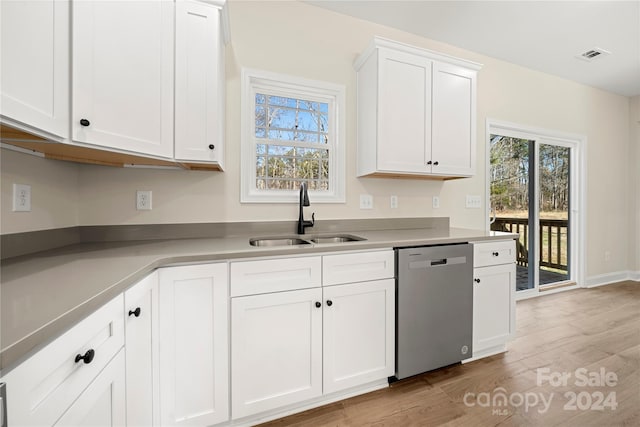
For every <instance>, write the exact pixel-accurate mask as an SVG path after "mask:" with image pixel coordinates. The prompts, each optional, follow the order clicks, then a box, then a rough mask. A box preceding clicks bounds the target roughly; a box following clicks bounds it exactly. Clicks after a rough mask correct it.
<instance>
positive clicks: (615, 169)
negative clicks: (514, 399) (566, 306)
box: [3, 1, 633, 276]
mask: <svg viewBox="0 0 640 427" xmlns="http://www.w3.org/2000/svg"><path fill="white" fill-rule="evenodd" d="M229 14H230V20H231V22H230V27H231V39H232V45H231V47H230V48H229V49H228V52H227V138H226V144H227V159H226V160H227V171H226V172H224V173H209V172H185V171H159V170H144V169H143V170H132V169H125V170H122V169H115V168H108V167H99V166H79V175H80V180H79V191H78V195H79V199H80V203H79V208H78V211H79V219H78V223H79V224H83V225H101V224H136V223H180V222H215V221H253V220H293V219H295V218H297V206H295V205H293V204H285V205H257V204H249V205H242V204H240V202H239V199H240V197H239V191H240V172H239V165H240V145H239V136H240V127H239V124H240V117H239V114H240V103H239V100H240V81H239V77H240V69H241V67H251V68H258V69H265V70H269V71H276V72H281V73H286V74H292V75H297V76H301V77H306V78H313V79H319V80H326V81H329V82H333V83H339V84H344V85H345V86H346V88H347V141H346V143H347V159H346V164H347V174H346V175H347V203H346V204H338V205H326V204H325V205H320V204H315V205H314V204H313V200H312V201H311V202H312V210H313V211H315V212H316V218H317V220H318V221H322V220H323V219H339V218H367V217H389V216H394V217H397V216H406V217H409V216H449V217H451V224H452V225H453V226H457V227H468V228H484V209H481V210H473V209H465V208H464V200H465V195H466V194H477V195H484V194H485V185H486V184H485V167H486V166H485V164H486V155H485V148H486V143H485V141H484V138H485V120H486V119H487V118H491V119H496V120H501V121H509V122H515V123H521V124H523V125H527V126H534V127H542V128H547V129H554V130H558V131H562V132H568V133H575V134H583V135H586V136H587V138H588V151H587V167H588V177H587V179H588V192H589V194H588V199H587V217H588V218H587V219H588V224H587V232H588V236H589V238H588V242H587V245H588V246H587V254H588V260H587V264H588V265H587V276H596V275H601V274H605V273H609V272H618V271H624V270H629V269H631V268H632V267H631V265H632V262H633V261H632V259H630V258H629V256H628V252H629V251H628V248H629V247H630V245H631V243H630V240H629V239H630V237H629V234H628V230H627V229H625V227H617V226H616V224H626V223H629V218H628V216H629V214H630V213H631V208H630V205H629V203H631V202H629V200H630V197H629V196H630V194H631V193H630V192H631V191H632V187H631V184H629V181H630V178H631V175H630V169H631V166H632V165H631V164H630V162H629V161H628V158H627V155H628V153H629V150H630V126H629V99H628V98H625V97H622V96H618V95H614V94H611V93H607V92H604V91H601V90H597V89H593V88H590V87H587V86H583V85H580V84H577V83H574V82H570V81H567V80H563V79H560V78H557V77H554V76H550V75H546V74H543V73H540V72H537V71H533V70H530V69H526V68H523V67H519V66H516V65H513V64H509V63H506V62H503V61H499V60H496V59H493V58H489V57H486V56H483V55H479V54H476V53H473V52H469V51H465V50H462V49H458V48H455V47H452V46H449V45H446V44H443V43H439V42H436V41H433V40H428V39H424V38H421V37H419V36H416V35H413V34H409V33H405V32H402V31H399V30H395V29H391V28H388V27H383V26H380V25H377V24H372V23H368V22H365V21H360V20H357V19H354V18H351V17H347V16H343V15H339V14H336V13H333V12H330V11H327V10H324V9H320V8H316V7H314V6H311V5H307V4H304V3H300V2H281V1H255V2H251V1H232V2H231V3H230V4H229ZM374 35H379V36H383V37H387V38H390V39H394V40H397V41H401V42H405V43H409V44H413V45H416V46H422V47H425V48H428V49H432V50H436V51H441V52H444V53H448V54H451V55H454V56H459V57H461V58H465V59H469V60H472V61H476V62H480V63H483V64H484V67H483V68H482V70H481V71H480V72H479V75H478V121H477V123H478V127H477V139H478V160H477V170H478V174H477V176H475V177H474V178H471V179H462V180H454V181H446V182H441V181H420V180H415V181H414V180H391V179H379V178H375V179H373V178H364V179H359V178H356V177H355V170H356V165H355V161H356V160H355V159H356V155H355V154H356V153H355V149H356V148H355V146H356V126H355V124H356V122H355V118H356V105H355V95H356V94H355V89H356V86H355V82H356V75H355V72H354V70H353V66H352V64H353V61H354V60H355V58H356V57H357V56H358V55H359V54H360V52H361V51H362V50H363V49H364V48H365V47H366V46H367V45H368V43H369V42H370V40H371V38H372V37H373V36H374ZM64 167H68V168H71V167H72V166H68V165H65V166H64ZM3 181H4V171H3ZM3 188H4V184H3ZM139 189H144V190H152V191H153V207H154V209H153V210H152V211H146V212H138V211H136V210H135V204H134V197H135V196H134V195H135V191H136V190H139ZM361 193H368V194H372V195H373V196H374V206H375V208H374V209H373V210H370V211H363V210H360V209H359V207H358V205H359V203H358V200H359V194H361ZM392 194H395V195H397V196H398V201H399V208H398V209H394V210H392V209H390V207H389V196H390V195H392ZM433 195H440V197H441V208H440V209H432V208H431V196H433ZM3 198H4V193H3ZM4 212H5V210H4V209H3V213H4ZM65 221H67V222H73V221H70V220H67V219H65ZM65 221H62V220H59V221H58V222H65ZM607 224H611V226H605V225H607ZM16 226H17V224H16V222H15V221H13V219H10V220H7V221H6V224H5V221H4V218H3V227H4V228H3V232H14V231H16ZM32 226H33V228H34V229H41V228H47V227H48V225H47V224H46V223H43V222H39V221H35V222H32ZM18 228H19V227H18ZM604 251H610V252H611V255H612V257H611V261H609V262H606V261H605V260H604Z"/></svg>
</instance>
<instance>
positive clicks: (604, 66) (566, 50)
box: [306, 0, 640, 96]
mask: <svg viewBox="0 0 640 427" xmlns="http://www.w3.org/2000/svg"><path fill="white" fill-rule="evenodd" d="M306 2H307V3H310V4H313V5H316V6H319V7H322V8H325V9H329V10H333V11H335V12H338V13H342V14H346V15H350V16H353V17H356V18H360V19H364V20H367V21H371V22H375V23H378V24H382V25H386V26H389V27H394V28H398V29H401V30H404V31H407V32H410V33H414V34H418V35H421V36H423V37H426V38H429V39H433V40H438V41H441V42H445V43H447V44H450V45H454V46H458V47H461V48H464V49H467V50H471V51H474V52H478V53H481V54H484V55H487V56H491V57H494V58H498V59H501V60H504V61H508V62H511V63H514V64H518V65H522V66H524V67H527V68H531V69H534V70H538V71H542V72H545V73H549V74H553V75H556V76H559V77H563V78H566V79H569V80H574V81H576V82H579V83H583V84H586V85H589V86H594V87H597V88H601V89H604V90H606V91H609V92H614V93H617V94H621V95H625V96H635V95H640V0H635V1H633V0H631V1H609V0H600V1H517V0H512V1H455V0H449V1H426V0H413V1H401V0H396V1H381V0H338V1H334V0H320V1H312V0H309V1H306ZM594 48H600V49H604V50H605V51H608V52H610V54H609V55H607V54H603V55H599V56H598V57H597V58H595V59H593V60H592V61H590V62H589V61H586V60H583V59H579V58H578V57H577V56H579V55H580V54H581V53H583V52H586V51H589V50H591V49H594Z"/></svg>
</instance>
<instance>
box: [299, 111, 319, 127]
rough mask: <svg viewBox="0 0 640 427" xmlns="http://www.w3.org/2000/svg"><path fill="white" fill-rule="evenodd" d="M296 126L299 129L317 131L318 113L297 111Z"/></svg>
mask: <svg viewBox="0 0 640 427" xmlns="http://www.w3.org/2000/svg"><path fill="white" fill-rule="evenodd" d="M296 128H297V129H299V130H310V131H314V132H317V131H318V115H317V114H316V113H312V112H310V111H298V122H297V123H296Z"/></svg>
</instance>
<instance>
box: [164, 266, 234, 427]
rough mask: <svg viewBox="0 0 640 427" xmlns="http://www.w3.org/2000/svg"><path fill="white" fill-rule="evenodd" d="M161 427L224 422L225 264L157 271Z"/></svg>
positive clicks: (226, 401) (226, 416)
mask: <svg viewBox="0 0 640 427" xmlns="http://www.w3.org/2000/svg"><path fill="white" fill-rule="evenodd" d="M159 277H160V342H161V343H162V345H161V346H160V421H161V422H160V424H161V425H163V426H204V425H213V424H217V423H220V422H223V421H226V420H228V419H229V396H228V393H229V368H228V364H229V357H228V352H229V340H228V333H229V332H228V325H229V321H228V308H227V307H228V298H229V292H228V283H227V264H226V263H220V264H202V265H190V266H184V267H170V268H162V269H160V272H159Z"/></svg>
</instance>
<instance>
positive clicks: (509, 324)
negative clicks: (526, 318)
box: [473, 241, 516, 358]
mask: <svg viewBox="0 0 640 427" xmlns="http://www.w3.org/2000/svg"><path fill="white" fill-rule="evenodd" d="M514 254H515V242H513V241H510V242H493V243H476V244H474V266H475V268H474V269H473V276H474V278H473V280H474V288H473V357H474V358H479V357H483V356H487V355H490V354H493V353H497V352H501V351H505V350H506V343H507V340H508V339H509V338H510V337H511V336H512V335H513V333H515V321H516V317H515V283H516V265H515V256H514ZM478 265H480V266H481V267H478Z"/></svg>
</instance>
